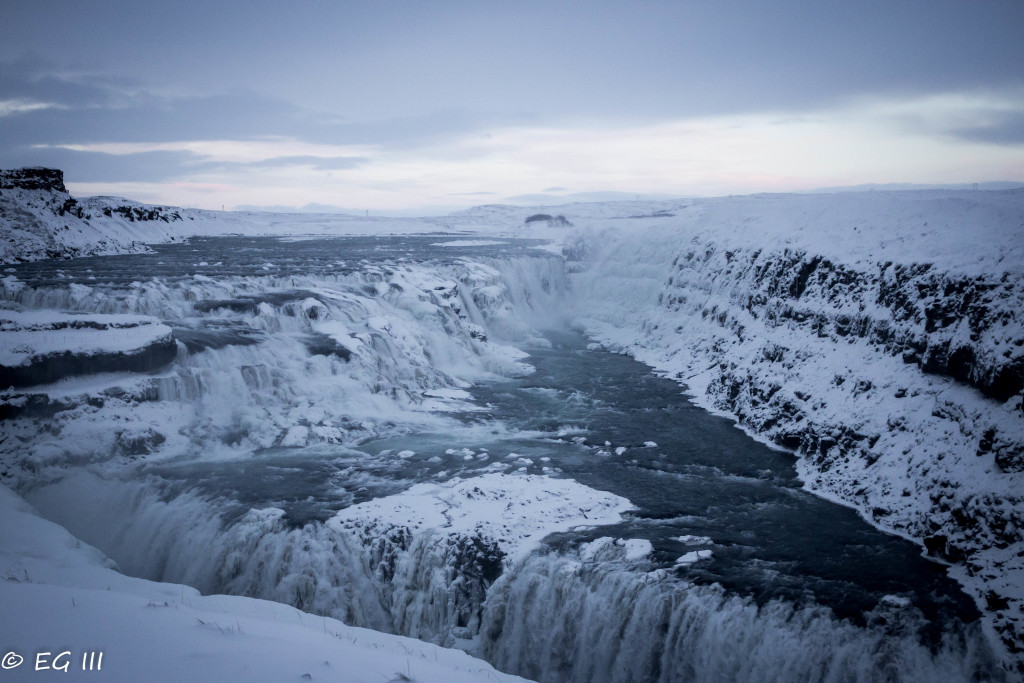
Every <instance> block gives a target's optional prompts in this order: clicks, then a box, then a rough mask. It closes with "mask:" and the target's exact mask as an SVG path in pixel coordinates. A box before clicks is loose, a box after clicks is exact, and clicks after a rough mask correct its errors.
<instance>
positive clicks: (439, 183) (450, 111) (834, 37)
mask: <svg viewBox="0 0 1024 683" xmlns="http://www.w3.org/2000/svg"><path fill="white" fill-rule="evenodd" d="M0 17H2V21H0V168H14V167H19V166H51V167H57V168H61V169H62V170H64V172H65V181H66V183H67V185H68V188H69V189H70V190H71V191H72V193H73V194H75V195H77V196H85V195H94V194H105V195H110V194H112V195H119V196H126V197H129V198H132V199H136V200H138V201H144V202H150V203H159V204H172V205H177V206H193V207H199V208H210V209H220V208H222V207H224V208H227V209H229V210H230V209H234V208H278V209H306V210H343V211H358V212H360V213H362V212H363V211H366V210H370V211H373V212H378V213H392V214H401V213H406V214H408V213H423V214H428V213H443V212H447V211H450V210H454V209H459V208H464V207H468V206H472V205H478V204H492V203H535V204H552V203H559V202H564V201H572V200H577V199H600V198H615V197H622V198H627V197H628V198H634V197H636V196H637V195H640V196H641V197H651V198H654V197H670V196H671V197H677V196H715V195H728V194H744V193H752V192H800V191H810V190H814V189H816V188H822V187H835V186H851V185H860V184H867V183H920V184H947V183H973V182H986V181H1003V180H1009V181H1022V184H1024V0H970V1H968V0H957V1H950V0H924V1H921V0H899V1H898V2H893V1H892V0H857V1H851V0H846V1H845V2H834V1H833V0H817V1H815V2H807V1H806V0H798V1H797V0H775V1H773V2H764V1H763V0H749V1H746V2H739V1H736V0H715V1H710V0H709V1H705V0H675V1H674V2H654V1H651V2H644V1H642V0H640V1H634V2H605V1H602V0H590V1H579V2H576V1H567V2H558V1H556V0H547V1H546V2H532V1H531V0H517V1H516V2H507V1H506V2H484V1H478V2H468V1H467V2H449V1H446V0H432V1H431V2H411V1H399V0H378V1H366V2H346V1H343V0H338V1H334V2H321V1H317V0H295V1H294V2H291V3H281V2H278V1H271V0H247V1H246V2H218V1H217V0H202V1H199V2H195V1H193V0H179V1H177V2H162V3H157V2H137V1H136V0H109V1H106V2H97V1H95V0H68V1H64V0H61V1H58V0H4V2H3V4H2V7H0Z"/></svg>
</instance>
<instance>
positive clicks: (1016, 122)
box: [951, 111, 1024, 145]
mask: <svg viewBox="0 0 1024 683" xmlns="http://www.w3.org/2000/svg"><path fill="white" fill-rule="evenodd" d="M951 134H952V135H953V136H955V137H958V138H961V139H964V140H970V141H972V142H987V143H991V144H994V145H1024V111H1018V112H1012V113H1006V114H1002V115H1000V116H998V117H996V118H995V120H994V121H992V122H990V123H987V124H986V125H981V126H971V127H964V128H958V129H956V130H953V131H951Z"/></svg>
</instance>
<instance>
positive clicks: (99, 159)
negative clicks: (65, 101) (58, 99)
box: [0, 147, 209, 183]
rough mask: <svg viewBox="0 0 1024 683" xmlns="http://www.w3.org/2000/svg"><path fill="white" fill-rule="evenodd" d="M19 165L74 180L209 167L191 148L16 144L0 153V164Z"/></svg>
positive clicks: (162, 177)
mask: <svg viewBox="0 0 1024 683" xmlns="http://www.w3.org/2000/svg"><path fill="white" fill-rule="evenodd" d="M20 166H48V167H51V168H59V169H61V170H62V171H64V178H65V180H67V181H68V182H76V183H117V182H162V181H167V180H174V179H176V178H181V177H184V176H186V175H188V174H189V173H194V172H196V171H199V170H204V169H205V168H208V167H209V165H208V164H206V163H204V162H202V160H201V159H200V158H199V157H197V156H196V155H194V154H192V153H191V152H179V151H154V152H138V153H135V154H106V153H104V152H82V151H78V150H72V149H65V148H60V147H58V148H44V149H30V148H25V147H19V148H17V149H14V150H5V151H4V153H3V154H2V155H0V167H3V168H17V167H20Z"/></svg>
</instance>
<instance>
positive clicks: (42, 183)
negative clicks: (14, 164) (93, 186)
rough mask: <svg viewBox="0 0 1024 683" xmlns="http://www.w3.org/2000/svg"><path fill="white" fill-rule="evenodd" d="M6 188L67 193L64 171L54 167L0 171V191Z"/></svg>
mask: <svg viewBox="0 0 1024 683" xmlns="http://www.w3.org/2000/svg"><path fill="white" fill-rule="evenodd" d="M8 189H22V190H45V191H49V192H60V193H62V194H67V193H68V190H67V188H66V187H64V172H63V171H60V170H58V169H56V168H42V167H35V168H15V169H12V170H9V171H0V191H2V190H8Z"/></svg>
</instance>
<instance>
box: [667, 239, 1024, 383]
mask: <svg viewBox="0 0 1024 683" xmlns="http://www.w3.org/2000/svg"><path fill="white" fill-rule="evenodd" d="M712 268H713V269H714V270H715V271H716V272H718V273H720V277H727V278H729V279H730V280H738V281H747V282H750V281H752V284H754V285H755V287H756V289H753V290H751V291H748V293H747V295H746V297H745V299H744V300H743V301H737V302H736V303H737V304H739V306H740V307H741V308H743V309H744V310H745V311H746V312H748V313H750V314H751V315H753V316H754V317H755V318H758V319H761V320H763V321H764V322H765V324H767V325H769V326H772V327H776V326H787V327H793V326H798V327H802V328H805V329H807V330H808V331H810V332H812V333H813V334H814V335H815V336H817V337H819V338H831V339H832V340H834V341H836V342H840V341H841V340H843V339H848V340H851V341H852V340H854V339H865V340H867V341H868V342H869V343H870V344H871V345H872V346H875V347H876V348H879V349H882V350H884V352H885V353H886V354H888V355H891V356H894V357H897V358H902V359H903V360H904V362H907V363H912V364H915V365H917V366H918V367H920V368H921V370H922V371H924V372H926V373H929V374H935V375H942V376H947V377H952V378H954V379H956V380H957V381H959V382H962V383H964V384H967V385H970V386H972V387H975V388H976V389H978V390H980V391H981V392H982V393H984V394H985V395H986V396H989V397H991V398H994V399H996V400H998V401H1006V400H1007V399H1009V398H1011V397H1013V396H1016V395H1018V394H1020V393H1021V392H1022V391H1024V354H1021V353H1019V352H1018V353H1014V351H1013V347H1016V348H1017V349H1018V350H1019V349H1020V347H1021V346H1022V345H1024V339H1019V338H1018V339H1013V338H1010V337H1009V336H1007V335H1008V334H1011V333H1010V332H1009V330H1012V329H1013V328H1012V324H1013V323H1014V322H1015V321H1014V320H1013V319H1012V317H1013V315H1014V314H1013V312H1014V311H1021V310H1024V288H1022V287H1021V283H1019V282H1018V281H1016V280H1015V279H1014V278H1012V277H1009V276H1006V275H1003V274H991V275H979V276H973V277H969V276H963V275H956V274H952V273H942V272H937V271H936V270H934V269H933V268H932V266H931V265H929V264H909V265H900V264H892V263H881V264H877V266H876V268H877V270H869V269H865V270H854V269H852V268H850V267H848V266H845V265H843V264H837V263H833V262H832V261H830V260H828V259H825V258H822V257H820V256H814V255H811V254H807V253H805V252H802V251H794V250H789V249H786V250H784V251H782V252H779V253H773V254H762V253H761V252H760V251H754V252H743V251H729V252H725V253H720V252H719V251H718V250H715V249H708V250H706V251H704V252H700V253H699V252H697V251H695V250H690V251H688V252H686V253H685V254H683V255H682V256H681V257H680V258H679V259H677V260H676V266H675V272H674V273H673V275H672V277H670V278H669V281H668V285H669V286H668V287H667V288H666V292H664V293H663V295H662V296H663V302H664V303H667V304H668V306H669V307H670V308H671V307H672V306H673V305H678V304H685V303H686V301H687V298H686V297H687V295H686V293H685V292H686V290H692V289H693V284H694V283H693V282H692V281H691V278H688V277H686V273H685V271H687V270H692V269H702V270H708V269H712ZM680 284H684V285H685V286H680ZM823 304H824V305H823ZM700 315H701V317H703V318H708V317H710V318H712V319H716V320H719V322H720V324H721V325H722V326H724V327H733V328H734V329H735V330H736V333H737V334H738V335H742V330H741V329H736V325H737V324H738V323H736V322H735V320H733V319H732V318H733V316H731V315H730V313H729V312H728V311H723V310H719V309H718V308H715V307H712V308H711V309H707V310H702V311H701V313H700ZM1001 337H1003V338H1001ZM1000 347H1003V350H1002V351H1001V352H999V353H996V352H994V351H993V349H994V348H1000ZM1005 347H1009V348H1005Z"/></svg>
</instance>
